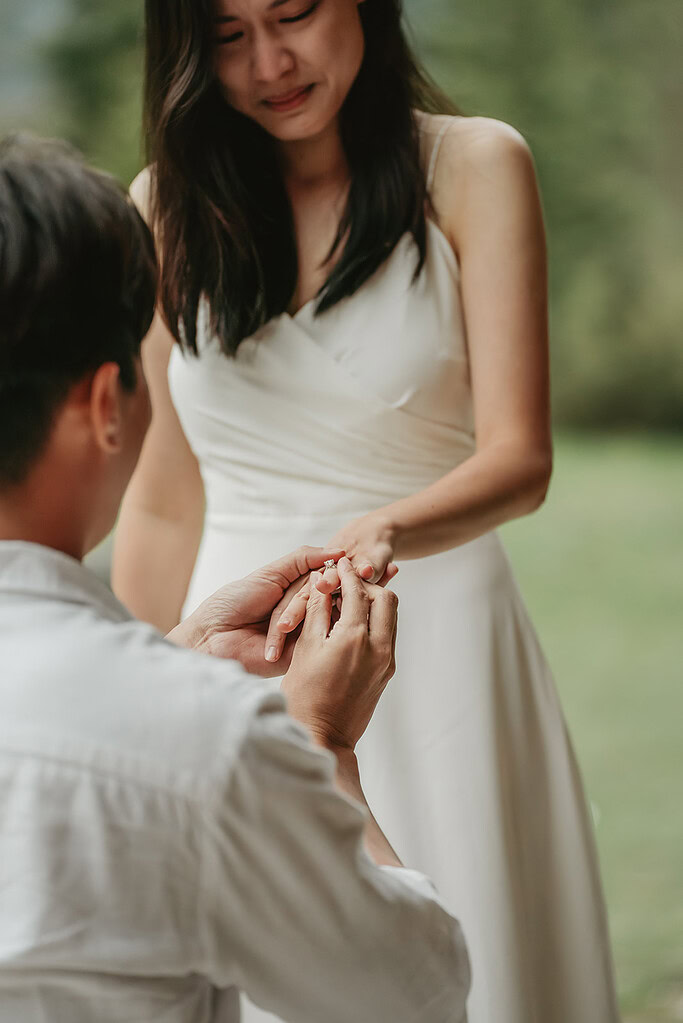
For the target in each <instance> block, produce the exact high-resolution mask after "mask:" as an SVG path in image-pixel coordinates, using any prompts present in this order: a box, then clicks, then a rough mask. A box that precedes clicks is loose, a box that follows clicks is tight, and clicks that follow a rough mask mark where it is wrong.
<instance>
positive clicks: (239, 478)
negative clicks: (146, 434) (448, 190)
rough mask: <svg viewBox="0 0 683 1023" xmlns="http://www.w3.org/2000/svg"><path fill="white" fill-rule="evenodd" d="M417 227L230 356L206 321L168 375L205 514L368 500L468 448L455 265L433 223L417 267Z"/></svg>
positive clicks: (365, 503) (394, 494) (332, 507)
mask: <svg viewBox="0 0 683 1023" xmlns="http://www.w3.org/2000/svg"><path fill="white" fill-rule="evenodd" d="M416 262H417V249H416V246H415V243H414V240H413V238H412V236H411V235H409V234H406V235H404V236H403V238H402V239H401V240H400V241H399V243H398V245H397V246H396V248H395V249H394V250H393V252H392V253H391V254H390V256H389V257H388V259H387V260H386V261H385V262H384V264H382V266H380V267H379V269H378V270H377V271H376V272H375V273H374V274H373V275H372V277H371V278H369V279H368V281H366V282H365V284H364V285H362V287H361V288H360V289H359V290H358V291H357V292H356V293H355V294H354V295H353V296H351V297H350V298H347V299H344V300H342V301H341V302H339V303H338V304H337V305H335V306H334V307H333V308H331V309H329V310H328V311H326V312H324V313H322V314H321V315H316V314H315V300H312V301H310V302H308V303H306V304H305V305H303V306H302V307H301V308H300V309H299V310H298V311H297V312H296V313H295V314H294V315H290V314H288V313H283V314H282V315H281V316H277V317H275V318H274V319H272V320H270V321H269V322H268V323H267V324H265V326H263V327H262V328H261V329H260V330H259V331H257V332H256V333H255V334H254V335H253V336H251V337H249V338H247V339H245V340H244V341H243V342H242V343H241V344H240V346H239V349H238V351H237V354H236V356H235V357H234V358H229V357H227V356H226V355H224V354H223V352H222V351H221V349H220V346H219V344H218V342H217V340H216V339H215V338H213V337H212V336H211V335H210V332H209V330H208V328H207V324H208V316H207V315H206V310H205V309H202V310H201V312H200V319H199V324H198V328H199V329H198V336H199V356H198V357H195V356H194V355H191V354H183V353H182V352H181V350H180V349H179V348H178V347H176V348H175V349H174V351H173V353H172V356H171V361H170V365H169V383H170V387H171V393H172V396H173V400H174V403H175V406H176V408H177V411H178V414H179V417H180V420H181V424H182V426H183V429H184V431H185V433H186V436H187V438H188V440H189V443H190V445H191V447H192V449H193V450H194V452H195V454H196V456H197V458H198V461H199V464H200V468H201V472H202V477H203V481H204V486H205V491H206V500H207V523H210V522H211V520H212V518H213V516H214V515H217V516H220V515H221V514H224V513H226V512H228V513H230V514H232V515H247V516H251V515H253V516H262V515H266V516H269V517H270V516H287V515H292V514H299V513H301V511H302V509H305V510H306V512H307V514H312V515H316V514H319V515H329V514H331V513H333V512H334V513H335V514H340V515H342V516H348V515H354V514H362V513H364V512H366V511H368V510H370V509H372V508H375V507H378V506H381V505H383V504H386V503H389V502H391V501H394V500H398V499H400V498H401V497H405V496H408V495H409V494H411V493H414V492H415V491H416V490H419V489H422V488H423V487H425V486H428V485H429V484H430V483H432V482H434V481H435V480H437V479H438V478H439V477H441V476H443V475H444V474H445V473H447V472H448V471H449V470H450V469H452V468H453V467H454V466H456V465H457V464H459V463H460V462H461V461H463V460H464V459H465V458H467V457H468V456H469V455H470V454H471V453H472V451H473V449H474V431H473V415H472V397H471V388H470V376H469V364H468V356H467V344H466V335H465V326H464V318H463V313H462V307H461V300H460V287H459V269H458V264H457V261H456V258H455V255H454V253H453V250H452V248H451V246H450V244H449V242H448V240H447V239H446V237H445V235H444V234H443V233H442V231H441V230H440V229H439V228H438V227H437V226H436V224H435V223H434V222H433V221H431V220H429V221H428V222H427V255H426V262H425V265H424V268H423V270H422V272H421V274H420V275H419V276H418V277H417V279H416V280H413V278H414V271H415V267H416Z"/></svg>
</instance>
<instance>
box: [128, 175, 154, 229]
mask: <svg viewBox="0 0 683 1023" xmlns="http://www.w3.org/2000/svg"><path fill="white" fill-rule="evenodd" d="M151 191H152V168H151V167H144V168H143V169H142V170H141V171H140V173H139V174H138V175H137V176H136V177H135V178H133V180H132V181H131V184H130V188H129V189H128V192H129V195H130V197H131V199H132V200H133V202H134V203H135V205H136V207H137V209H138V213H139V214H140V216H141V217H142V218H143V220H145V221H146V222H147V223H148V224H149V218H150V199H151Z"/></svg>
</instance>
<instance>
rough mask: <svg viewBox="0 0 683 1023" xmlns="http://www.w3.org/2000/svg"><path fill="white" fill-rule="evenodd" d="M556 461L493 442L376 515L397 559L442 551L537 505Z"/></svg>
mask: <svg viewBox="0 0 683 1023" xmlns="http://www.w3.org/2000/svg"><path fill="white" fill-rule="evenodd" d="M551 465H552V456H551V453H550V451H548V452H547V453H546V452H538V453H536V454H530V453H529V450H528V448H523V447H520V446H517V445H515V444H513V443H504V442H501V443H499V444H491V445H490V446H488V447H486V448H484V449H483V450H481V451H478V452H476V453H475V454H474V455H472V456H471V457H470V458H468V459H467V460H466V461H465V462H463V463H462V464H461V465H459V466H458V467H457V468H456V469H453V471H452V472H449V473H448V474H447V475H446V476H443V477H442V478H441V479H440V480H437V482H436V483H433V484H432V485H431V486H430V487H427V488H426V489H425V490H421V491H420V492H419V493H417V494H412V495H411V496H410V497H406V498H403V499H402V500H400V501H396V502H394V503H393V504H391V505H387V506H386V507H384V508H382V509H380V510H379V511H378V512H376V513H373V514H374V515H376V516H377V518H378V520H379V521H380V522H381V523H383V526H384V528H385V529H386V531H387V536H388V539H389V542H390V543H391V545H392V547H393V551H394V557H395V558H396V559H397V560H401V559H409V558H423V557H427V555H430V554H438V553H440V552H441V551H445V550H450V548H451V547H457V546H459V545H460V544H463V543H466V542H467V541H468V540H474V539H475V538H476V537H478V536H482V535H483V534H484V533H487V532H489V531H490V530H492V529H495V528H496V527H497V526H500V525H502V524H503V523H504V522H507V521H508V520H509V519H514V518H517V517H519V516H521V515H526V514H528V513H529V512H532V511H534V510H535V509H536V508H538V507H539V506H540V505H541V504H542V503H543V500H544V498H545V494H546V491H547V488H548V483H549V480H550V472H551Z"/></svg>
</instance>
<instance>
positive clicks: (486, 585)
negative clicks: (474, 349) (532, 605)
mask: <svg viewBox="0 0 683 1023" xmlns="http://www.w3.org/2000/svg"><path fill="white" fill-rule="evenodd" d="M427 230H428V233H427V262H426V266H425V268H424V271H423V273H422V275H421V276H420V277H419V279H418V280H417V281H416V282H415V283H414V284H412V285H411V279H412V276H413V271H414V268H415V261H416V258H417V257H416V249H415V246H414V244H413V241H412V239H411V238H410V237H409V236H405V237H404V238H403V239H402V240H401V242H400V243H399V244H398V246H397V247H396V249H395V250H394V251H393V253H392V254H391V256H390V257H389V259H388V260H387V261H386V262H385V263H384V265H383V266H382V267H380V269H379V270H378V271H377V272H376V273H375V274H374V275H373V277H372V278H370V280H369V281H367V282H366V284H365V285H364V286H363V287H362V288H360V289H359V291H358V292H357V293H356V294H355V295H353V296H352V297H351V298H349V299H346V300H344V301H342V302H340V303H339V304H338V305H337V306H335V307H333V308H332V309H331V310H329V311H328V312H326V313H324V314H323V315H321V316H317V317H316V316H315V314H314V303H311V302H309V303H307V304H306V305H304V306H303V307H302V309H300V310H299V312H298V313H297V314H296V315H294V316H290V315H282V316H279V317H277V318H276V319H274V320H272V321H271V322H269V323H268V324H266V326H264V327H263V328H262V329H261V330H259V331H258V333H257V334H255V335H254V336H253V337H252V338H249V339H247V340H245V341H244V342H243V343H242V344H241V345H240V348H239V350H238V353H237V356H236V358H235V359H228V358H226V357H225V356H224V355H223V354H222V353H221V352H220V350H219V347H218V344H217V342H216V341H215V340H214V339H212V338H211V337H210V336H209V334H208V331H207V329H206V323H205V322H203V323H200V340H201V354H200V357H199V358H194V357H192V356H188V357H183V355H182V354H181V352H180V351H179V350H178V349H176V350H174V352H173V353H172V356H171V362H170V366H169V381H170V386H171V392H172V395H173V398H174V402H175V405H176V407H177V410H178V413H179V416H180V419H181V422H182V425H183V428H184V430H185V433H186V435H187V437H188V439H189V442H190V444H191V446H192V448H193V449H194V451H195V452H196V454H197V457H198V459H199V463H200V467H201V472H202V476H203V480H204V485H205V490H206V500H207V510H206V521H205V528H204V535H203V539H202V543H201V548H200V551H199V555H198V558H197V562H196V566H195V570H194V574H193V577H192V580H191V583H190V588H189V593H188V596H187V603H186V607H187V608H188V609H192V608H194V607H195V606H196V604H197V603H198V602H199V601H200V600H201V599H203V598H204V597H205V596H206V595H207V594H208V593H209V592H211V591H212V590H214V589H215V588H216V587H217V586H218V585H220V584H221V583H223V582H224V581H226V580H227V579H230V578H233V577H235V576H238V575H240V574H243V573H245V572H247V571H250V570H252V569H254V568H255V567H257V566H258V565H259V564H261V563H263V562H264V561H266V560H268V559H269V558H274V557H277V556H279V555H281V554H282V553H284V552H285V551H288V550H292V549H294V548H295V547H297V546H298V545H299V544H302V543H313V544H324V543H325V542H327V541H328V540H330V539H331V537H332V536H333V534H334V533H335V532H336V530H337V529H339V528H340V527H341V526H343V525H344V524H345V523H347V522H348V521H349V520H350V519H352V518H354V517H356V516H359V515H363V514H365V513H367V512H369V511H372V510H374V509H376V508H378V507H381V506H382V505H385V504H387V503H389V502H391V501H393V500H396V499H399V498H402V497H406V496H408V495H410V494H412V493H414V492H416V491H417V490H419V489H421V488H424V487H425V486H427V485H429V484H430V483H432V482H434V481H435V480H437V479H439V478H440V477H441V476H443V475H444V474H445V473H447V472H448V471H449V470H451V469H452V468H453V467H454V466H456V465H458V464H459V463H461V462H462V461H463V460H464V459H466V458H467V457H468V456H469V455H471V454H472V453H473V451H474V446H475V444H474V427H473V412H472V394H471V387H470V376H469V361H468V351H467V338H466V331H465V324H464V316H463V311H462V308H461V302H460V289H459V271H458V265H457V261H456V259H455V256H454V253H453V250H452V249H451V247H450V245H449V243H448V241H447V239H446V238H445V236H444V235H443V233H442V232H441V231H440V230H439V228H438V227H437V226H436V225H435V224H434V223H432V222H431V221H429V222H428V225H427ZM392 585H394V586H395V589H396V591H397V592H398V594H399V597H400V611H399V634H398V645H397V664H398V669H397V673H396V677H395V678H394V679H393V681H392V682H391V684H390V685H389V687H388V690H387V692H386V693H385V695H384V696H383V698H382V701H381V702H380V706H379V707H378V710H377V712H376V714H375V717H374V718H373V720H372V722H371V724H370V727H369V728H368V731H367V734H366V735H365V737H364V738H363V740H362V742H361V745H360V747H359V758H360V763H361V771H362V777H363V783H364V786H365V788H366V792H367V795H368V799H369V802H370V805H371V806H372V807H373V811H374V812H375V813H376V815H377V817H378V819H379V821H380V823H381V824H382V826H383V827H384V828H385V829H386V831H387V834H388V836H389V838H390V840H391V841H392V842H393V843H394V844H395V845H396V847H397V849H398V852H399V854H400V855H401V856H402V857H403V858H404V859H405V861H406V862H409V863H411V864H416V865H418V866H419V867H420V869H422V870H424V871H425V872H426V873H428V874H429V875H430V876H433V877H434V878H435V880H436V883H437V886H438V888H439V890H440V891H441V892H442V894H443V895H444V897H445V898H446V899H447V901H448V903H449V905H451V906H452V907H455V908H456V909H457V912H458V915H459V917H460V918H461V920H462V922H463V927H464V930H465V934H466V937H467V941H468V947H469V949H470V954H471V957H472V963H473V989H472V995H471V997H470V1002H469V1015H470V1019H471V1021H472V1023H612V1021H614V1020H616V1019H617V1009H616V1004H615V996H614V986H613V980H612V969H611V957H610V949H609V941H608V935H607V927H606V920H605V911H604V905H603V899H602V893H601V888H600V880H599V875H598V868H597V858H596V851H595V845H594V839H593V834H592V827H591V822H590V820H589V818H588V815H587V812H586V806H585V801H584V795H583V791H582V786H581V780H580V777H579V774H578V771H577V768H576V764H575V761H574V756H573V753H572V750H571V746H570V743H569V739H568V737H567V733H566V730H565V725H564V721H563V717H562V712H561V709H560V707H559V705H558V701H557V697H556V693H555V688H554V684H553V680H552V678H551V675H550V672H549V670H548V667H547V664H546V662H545V660H544V657H543V654H542V652H541V650H540V649H539V645H538V642H537V639H536V636H535V633H534V630H533V627H532V625H531V623H530V622H529V619H528V617H527V614H526V611H525V608H524V605H523V602H522V600H521V598H520V595H519V592H518V589H517V586H516V584H515V581H514V578H513V576H512V573H511V570H510V566H509V563H508V560H507V557H506V555H505V553H504V551H503V548H502V546H501V543H500V541H499V539H498V537H497V535H496V534H495V533H490V534H488V535H486V536H482V537H481V538H480V539H477V540H475V541H473V542H471V543H468V544H465V545H464V546H462V547H459V548H457V549H455V550H452V551H449V552H447V553H445V554H440V555H438V556H434V557H429V558H424V559H422V560H419V561H411V562H405V563H403V564H402V565H401V570H400V573H399V575H398V577H397V579H396V581H395V584H392ZM550 598H551V594H550V593H549V599H550ZM247 1018H248V1019H250V1020H251V1019H253V1020H256V1019H257V1018H261V1017H260V1015H259V1014H254V1015H253V1016H249V1017H247Z"/></svg>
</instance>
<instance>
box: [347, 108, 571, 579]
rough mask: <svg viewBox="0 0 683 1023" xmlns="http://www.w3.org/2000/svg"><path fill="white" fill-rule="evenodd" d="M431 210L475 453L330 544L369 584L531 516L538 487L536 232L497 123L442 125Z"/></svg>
mask: <svg viewBox="0 0 683 1023" xmlns="http://www.w3.org/2000/svg"><path fill="white" fill-rule="evenodd" d="M432 198H433V203H434V207H435V210H436V212H437V215H438V217H439V223H440V226H441V228H442V230H443V231H444V233H445V234H446V236H447V238H448V239H449V241H450V242H451V245H452V246H453V249H454V251H455V253H456V256H457V257H458V261H459V263H460V268H461V289H462V302H463V309H464V314H465V324H466V329H467V342H468V351H469V359H470V368H471V376H472V393H473V403H474V420H475V437H476V452H475V454H474V455H472V456H471V457H470V458H468V459H467V460H466V461H465V462H463V463H462V464H461V465H459V466H458V467H457V468H456V469H453V471H452V472H450V473H448V474H447V475H446V476H444V477H442V478H441V479H440V480H438V481H437V482H436V483H434V484H432V486H430V487H428V488H427V489H425V490H422V491H420V492H419V493H417V494H413V495H411V496H410V497H407V498H404V499H402V500H400V501H397V502H395V503H394V504H391V505H388V506H386V507H384V508H381V509H379V510H378V511H377V512H373V513H372V514H371V515H368V516H365V517H364V518H362V519H359V520H357V521H356V522H353V523H350V524H349V525H348V526H347V527H345V528H344V529H343V530H341V531H340V532H339V533H338V534H336V536H335V537H334V541H333V542H334V545H335V546H340V547H343V548H344V549H345V550H346V551H347V553H348V554H349V555H351V556H352V557H353V560H354V564H355V567H356V568H357V569H358V570H359V571H362V569H363V567H364V565H365V567H367V566H369V565H372V568H373V576H376V575H377V573H378V572H380V571H383V570H384V567H383V563H384V561H385V559H386V557H387V556H389V557H395V558H396V559H398V560H400V559H402V558H419V557H424V556H426V555H429V554H436V553H438V552H440V551H444V550H448V549H449V548H451V547H455V546H457V545H459V544H462V543H465V542H466V541H468V540H472V539H474V538H475V537H477V536H480V535H481V534H483V533H486V532H488V531H489V530H491V529H494V528H495V527H496V526H499V525H500V524H501V523H503V522H506V521H507V520H508V519H512V518H515V517H517V516H520V515H525V514H527V513H528V512H531V511H534V510H535V509H536V508H538V507H539V505H540V504H541V503H542V501H543V499H544V497H545V493H546V490H547V487H548V482H549V480H550V473H551V466H552V442H551V433H550V398H549V370H548V315H547V269H546V248H545V232H544V227H543V215H542V211H541V204H540V199H539V195H538V188H537V184H536V175H535V172H534V166H533V160H532V157H531V154H530V152H529V149H528V147H527V145H526V143H525V142H524V140H523V139H522V137H521V136H520V135H519V134H518V133H517V132H516V131H515V130H514V129H513V128H510V127H509V126H508V125H505V124H502V123H501V122H498V121H491V120H489V119H486V118H456V119H454V120H453V123H452V126H451V128H450V129H449V131H448V132H447V134H446V137H445V138H444V141H443V144H442V149H441V152H440V154H439V159H438V163H437V173H436V176H435V181H434V189H433V195H432ZM366 555H367V556H366ZM363 574H364V575H365V576H366V577H368V576H369V571H365V572H364V573H363Z"/></svg>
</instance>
